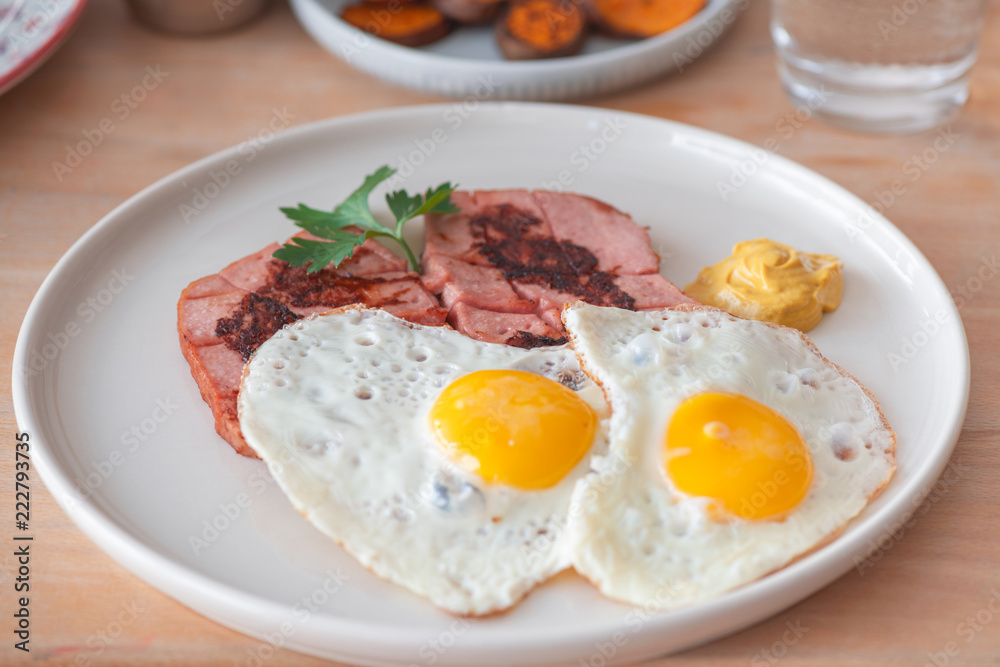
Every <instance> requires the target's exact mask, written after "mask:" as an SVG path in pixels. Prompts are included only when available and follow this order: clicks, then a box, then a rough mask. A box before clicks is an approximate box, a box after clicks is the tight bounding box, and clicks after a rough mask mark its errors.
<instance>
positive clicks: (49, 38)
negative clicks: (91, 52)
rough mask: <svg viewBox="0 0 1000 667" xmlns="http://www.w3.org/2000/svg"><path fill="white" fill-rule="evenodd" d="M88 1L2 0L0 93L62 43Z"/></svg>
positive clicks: (39, 63) (30, 71) (37, 66)
mask: <svg viewBox="0 0 1000 667" xmlns="http://www.w3.org/2000/svg"><path fill="white" fill-rule="evenodd" d="M86 4H87V0H0V94H3V93H4V92H6V91H8V90H10V89H11V88H13V87H14V86H16V85H17V84H18V83H19V82H21V81H22V80H23V79H25V78H26V77H27V76H28V75H29V74H31V73H32V72H34V71H35V70H36V69H38V68H39V67H41V65H42V63H44V62H45V61H46V60H47V59H48V58H49V56H51V55H52V54H53V53H55V52H56V51H57V50H58V49H59V47H60V46H62V43H63V42H64V41H66V38H67V37H69V33H70V31H71V30H72V28H73V26H74V25H76V22H77V20H79V18H80V15H81V14H82V13H83V8H84V6H86Z"/></svg>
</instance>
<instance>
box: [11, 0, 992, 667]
mask: <svg viewBox="0 0 1000 667" xmlns="http://www.w3.org/2000/svg"><path fill="white" fill-rule="evenodd" d="M767 13H768V8H767V3H766V2H764V1H763V0H756V1H755V2H754V3H753V5H752V6H751V7H750V8H749V10H748V11H747V12H746V14H745V15H744V16H743V17H742V18H741V19H740V20H739V21H738V23H737V24H736V25H735V27H734V28H733V29H732V31H731V32H730V33H729V34H728V35H727V36H726V37H725V38H724V39H723V40H722V41H721V43H720V44H719V45H718V46H717V47H716V48H714V49H712V50H710V51H709V52H708V53H707V54H705V55H704V57H703V58H701V59H700V60H699V61H697V63H696V64H694V65H693V66H691V67H690V68H689V69H688V70H687V71H685V72H684V73H683V74H681V75H679V76H673V77H668V78H664V79H661V80H659V81H656V82H654V83H652V84H650V85H647V86H645V87H643V88H640V89H637V90H633V91H630V92H626V93H622V94H619V95H615V96H609V97H601V98H597V99H591V100H586V103H587V104H591V105H596V106H601V107H607V108H611V109H621V110H627V111H634V112H639V113H644V114H649V115H652V116H658V117H662V118H669V119H673V120H678V121H681V122H685V123H690V124H693V125H698V126H701V127H704V128H708V129H710V130H716V131H719V132H722V133H725V134H728V135H731V136H734V137H738V138H740V139H743V140H745V141H749V142H752V143H756V144H758V145H763V144H764V143H765V142H766V141H767V140H768V139H769V138H772V137H780V138H781V141H780V152H781V153H782V154H784V155H786V156H788V157H790V158H792V159H793V160H796V161H798V162H800V163H802V164H804V165H806V166H807V167H810V168H812V169H814V170H816V171H818V172H819V173H821V174H823V175H824V176H827V177H829V178H830V179H832V180H833V181H835V182H837V183H839V184H841V185H843V186H844V187H846V188H847V189H849V190H851V191H852V192H854V193H855V194H857V195H858V196H859V197H861V198H862V199H864V200H867V201H871V202H874V201H876V199H877V197H878V194H879V193H880V192H883V191H886V190H888V189H889V188H890V187H891V185H892V183H893V181H896V180H898V179H901V178H903V177H904V174H903V172H902V169H903V166H904V164H905V163H906V161H907V160H909V159H910V158H911V157H912V156H915V155H919V154H921V153H922V152H923V151H924V150H925V149H928V148H929V147H931V146H932V142H933V140H934V138H935V136H936V135H935V134H934V133H933V132H930V133H924V134H917V135H912V136H902V137H891V136H866V135H859V134H852V133H849V132H846V131H841V130H838V129H835V128H833V127H829V126H827V125H824V124H822V123H821V122H819V121H817V120H806V121H805V122H800V121H796V120H795V116H794V109H793V107H792V106H791V105H790V104H789V102H788V101H787V100H786V98H785V96H784V95H783V93H782V91H781V88H780V85H779V83H778V79H777V76H776V74H775V70H774V61H773V54H772V49H771V44H770V39H769V36H768V32H767ZM150 65H152V66H159V67H160V68H161V69H162V71H164V72H168V73H169V77H168V78H167V79H166V80H165V81H164V83H163V84H162V85H161V86H159V87H157V88H156V89H155V90H152V91H151V92H150V93H149V94H148V97H147V98H146V99H145V100H143V101H142V102H141V104H139V105H137V107H136V108H135V109H134V110H131V111H130V113H129V114H128V116H127V117H126V118H123V119H120V120H116V121H115V127H114V131H113V132H111V133H109V134H107V135H106V136H104V138H103V140H102V142H101V143H100V144H99V145H98V146H97V147H96V148H95V149H94V151H93V154H92V155H90V156H88V157H87V158H86V159H85V160H84V161H83V163H82V164H81V165H80V166H79V167H78V168H76V169H75V170H74V171H73V172H72V173H70V174H67V175H64V177H63V178H62V180H59V179H58V178H57V175H56V173H55V172H54V170H53V166H52V163H53V162H54V161H59V162H62V161H64V160H65V157H66V150H67V146H68V145H70V144H76V143H77V142H78V141H79V140H80V139H81V132H83V131H85V130H92V129H93V128H96V127H98V125H99V123H100V122H101V120H102V119H104V118H107V117H109V115H110V114H111V113H112V112H111V105H112V104H113V103H114V101H115V100H116V99H117V98H119V97H120V96H121V95H122V94H123V93H125V92H127V91H129V90H131V89H132V88H133V86H135V85H136V84H137V83H138V82H140V81H141V80H142V78H143V76H144V75H145V72H146V67H147V66H150ZM435 101H440V99H439V98H435V97H432V96H428V95H423V94H419V93H415V92H410V91H407V90H402V89H398V88H394V87H392V86H390V85H387V84H384V83H381V82H380V81H377V80H375V79H373V78H370V77H368V76H366V75H365V74H362V73H360V72H357V71H354V70H352V69H351V68H349V67H348V66H347V65H345V64H343V63H341V62H340V61H338V60H336V59H335V58H333V57H332V56H330V55H328V54H327V53H326V52H324V51H323V50H321V49H320V47H318V46H317V45H316V44H315V43H314V42H313V41H312V39H310V38H309V37H308V36H307V35H306V34H305V32H303V30H302V28H300V27H299V25H298V23H296V21H295V20H294V19H293V17H292V15H291V13H290V11H289V9H288V7H287V5H285V4H284V3H280V2H278V3H275V4H273V5H272V6H271V7H270V9H269V10H268V11H267V13H266V14H265V15H264V16H263V17H262V18H261V19H260V20H258V21H256V22H255V23H253V24H251V25H249V26H247V27H246V28H245V29H243V30H240V31H237V32H234V33H232V34H227V35H223V36H218V37H213V38H208V39H184V38H179V37H170V36H166V35H160V34H155V33H152V32H149V31H148V30H146V29H144V28H142V27H141V26H139V25H137V24H136V22H135V21H134V20H133V19H132V17H131V16H130V15H129V13H128V12H127V11H126V7H125V5H124V3H123V2H121V1H120V0H92V2H91V3H90V6H89V7H88V8H87V10H86V11H85V13H84V16H83V18H82V20H81V22H80V24H79V26H78V28H77V30H76V31H75V33H74V34H73V35H72V37H71V39H70V40H69V41H68V42H67V43H66V45H65V46H63V48H62V49H61V50H60V51H59V52H58V53H57V54H56V55H55V56H54V57H53V58H52V59H51V60H50V61H49V62H48V63H46V64H45V65H44V66H43V67H42V68H41V69H40V70H39V71H37V72H36V73H35V74H33V75H32V76H31V77H30V78H28V79H27V80H26V81H24V82H23V83H21V84H20V85H19V86H17V87H16V88H15V89H13V90H12V91H10V92H8V93H7V94H5V95H4V96H2V97H0V294H2V299H3V306H4V307H3V311H2V317H0V374H2V375H3V377H4V378H8V377H10V373H11V357H12V355H13V351H14V341H15V338H16V336H17V332H18V329H19V327H20V324H21V320H22V318H23V316H24V313H25V311H26V309H27V307H28V304H29V302H30V300H31V298H32V297H33V296H34V294H35V291H36V289H37V288H38V286H39V285H40V283H41V282H42V280H43V278H44V277H45V275H46V274H47V273H48V272H49V270H50V269H51V268H52V266H53V265H54V264H55V262H56V261H57V260H58V259H59V257H60V256H61V255H62V254H63V253H64V252H65V251H66V250H67V249H68V248H69V247H70V246H71V245H72V244H73V243H74V242H75V241H76V240H77V239H78V238H79V237H80V236H81V235H82V234H83V233H84V232H85V231H87V229H88V228H89V227H90V226H91V225H93V224H94V223H95V222H97V221H98V220H100V219H101V218H102V217H103V216H104V215H105V214H106V213H108V212H109V211H110V210H111V209H112V208H114V207H115V206H116V205H118V204H119V203H121V202H122V201H124V200H125V199H126V198H128V197H130V196H131V195H133V194H134V193H136V192H138V191H139V190H140V189H142V188H144V187H145V186H147V185H149V184H150V183H152V182H154V181H155V180H157V179H159V178H160V177H162V176H165V175H167V174H169V173H171V172H173V171H174V170H176V169H179V168H180V167H183V166H184V165H187V164H188V163H190V162H192V161H194V160H197V159H199V158H201V157H203V156H205V155H208V154H210V153H213V152H215V151H217V150H219V149H222V148H225V147H227V146H230V145H235V144H237V143H239V142H241V141H243V140H245V139H246V138H247V137H248V136H250V135H251V134H253V133H255V132H256V131H257V130H258V129H259V128H260V127H262V126H263V125H264V124H266V122H267V121H268V120H269V119H270V118H271V115H272V113H273V112H272V110H273V109H274V108H275V107H276V106H282V107H288V109H290V110H291V111H292V113H293V114H294V124H301V123H307V122H310V121H313V120H318V119H322V118H328V117H332V116H340V115H344V114H351V113H356V112H362V111H368V110H372V109H381V108H384V107H395V106H402V105H409V104H419V103H426V102H435ZM114 117H115V118H118V116H117V115H116V116H114ZM789 126H797V127H795V129H794V131H792V132H790V133H788V134H790V136H786V133H787V128H788V127H789ZM952 132H953V133H954V134H955V135H957V139H956V140H955V142H954V145H953V146H952V147H951V148H950V149H949V150H947V151H946V152H944V153H943V154H941V155H940V159H938V160H937V161H935V162H934V163H933V164H932V165H931V166H930V168H929V169H927V170H926V172H924V173H922V175H921V177H920V178H919V179H918V180H916V181H915V182H911V181H909V180H907V184H906V188H905V190H904V192H903V193H902V194H899V195H897V196H896V201H895V202H894V203H893V205H892V206H891V207H890V208H889V210H888V216H889V217H890V219H892V220H893V222H895V224H896V225H898V226H899V227H900V228H901V229H902V230H903V231H904V232H905V233H906V234H907V235H908V236H909V237H910V238H911V239H912V240H913V241H914V242H915V243H916V245H917V246H918V247H919V248H920V249H921V250H922V251H923V252H924V253H925V254H926V256H927V257H928V258H929V259H930V261H931V263H932V264H933V265H934V267H935V268H936V269H937V271H938V272H939V273H940V275H941V276H942V278H943V279H944V282H945V283H946V284H947V285H948V286H949V288H950V289H952V290H953V292H954V291H955V290H959V289H963V288H964V289H972V288H975V289H974V291H970V292H969V294H968V295H967V296H968V298H965V299H964V301H965V303H964V304H963V306H962V308H961V315H962V319H963V320H964V323H965V327H966V331H967V333H968V338H969V344H970V347H971V353H972V368H973V374H972V394H971V400H970V402H969V410H968V415H967V417H966V420H965V425H964V429H963V431H962V435H961V439H960V441H959V443H958V447H957V449H956V451H955V455H954V459H953V464H954V465H957V466H958V467H959V469H960V471H961V478H960V482H959V483H955V484H951V485H949V486H948V487H947V488H946V489H943V490H942V492H941V493H939V494H935V495H934V497H933V500H932V501H928V502H929V505H928V507H927V508H926V509H927V511H926V512H925V513H923V514H922V515H921V516H920V518H919V520H917V521H916V523H915V524H914V525H913V526H912V527H911V528H909V529H907V530H906V531H905V535H903V536H902V537H901V539H899V540H898V542H896V543H894V544H893V546H892V548H891V549H889V550H887V551H886V552H885V553H884V555H883V556H882V557H881V559H880V560H879V561H878V562H877V563H876V564H875V565H874V566H873V567H872V568H870V571H868V572H865V573H864V575H863V576H862V575H861V574H859V573H858V572H857V571H852V572H850V573H848V574H846V575H845V576H843V577H842V578H840V579H839V580H838V581H836V582H835V583H833V584H832V585H830V586H829V587H827V588H826V589H824V590H822V591H820V592H819V593H817V594H816V595H813V596H812V597H810V598H808V599H806V600H805V601H803V602H802V603H800V604H798V605H796V606H794V607H792V608H791V609H788V610H787V611H785V612H783V613H781V614H779V615H777V616H775V617H774V618H771V619H770V620H767V621H765V622H763V623H760V624H759V625H757V626H755V627H752V628H750V629H748V630H746V631H743V632H740V633H738V634H735V635H732V636H730V637H728V638H725V639H722V640H721V641H716V642H714V643H711V644H708V645H705V646H702V647H700V648H697V649H694V650H691V651H688V652H686V653H684V654H681V655H678V656H675V657H672V658H669V659H662V660H659V661H656V662H655V663H651V664H656V665H668V664H669V665H727V666H728V665H746V664H748V663H749V664H751V665H769V664H776V661H779V659H780V664H782V665H787V666H789V667H790V666H792V665H923V664H937V665H943V664H946V663H947V664H963V665H987V664H990V665H996V664H1000V617H998V615H997V614H994V613H993V611H991V610H990V604H991V600H992V601H994V602H992V604H993V609H996V610H998V611H1000V606H998V605H1000V502H998V498H997V490H998V483H997V480H998V475H997V470H998V468H1000V453H998V451H997V446H998V444H1000V443H998V430H1000V426H998V415H1000V409H998V408H1000V406H998V398H997V397H998V395H1000V355H998V353H997V345H996V341H997V336H996V330H997V329H998V328H1000V300H998V294H1000V289H998V288H1000V281H991V280H986V281H984V282H983V283H978V282H976V281H975V280H974V279H975V277H976V272H977V271H978V270H979V269H980V267H982V266H983V262H984V260H985V261H996V260H995V257H996V253H997V252H998V250H1000V196H998V195H1000V138H998V137H1000V6H998V5H997V3H994V4H993V5H992V6H991V9H990V14H989V17H988V22H987V27H986V35H985V38H984V40H983V48H982V52H981V55H980V58H979V62H978V64H977V65H976V66H975V68H974V69H973V73H972V95H971V98H970V100H969V103H968V104H967V106H966V107H965V109H964V110H963V111H962V113H961V115H960V116H959V117H958V118H957V119H956V120H955V121H954V123H953V124H952ZM0 425H2V429H0V430H2V431H3V433H4V434H5V435H4V436H3V439H4V451H5V456H3V457H2V460H0V489H2V493H0V508H2V509H0V516H3V517H5V519H6V518H8V517H10V518H11V519H12V518H13V514H14V480H13V478H14V475H13V468H14V462H13V454H12V451H13V435H14V433H15V431H17V430H18V428H17V425H16V419H15V415H14V413H13V408H12V406H11V392H10V388H9V385H8V384H7V382H6V380H5V381H4V383H3V387H2V395H0ZM32 491H33V493H32V510H33V512H32V526H33V529H34V532H35V542H34V549H35V551H34V555H33V560H32V570H31V577H32V579H31V586H32V588H31V591H32V594H31V603H30V604H31V607H30V608H31V623H32V624H31V628H32V634H31V644H30V647H31V652H30V654H24V653H22V652H21V651H17V650H15V649H14V647H13V644H14V642H15V638H14V636H13V634H12V631H11V629H12V627H13V623H12V620H11V615H12V614H13V612H14V611H15V601H14V598H15V595H14V592H13V576H14V572H13V569H12V567H11V564H12V563H13V559H12V557H11V556H9V555H4V556H0V565H2V567H0V618H3V619H5V620H3V621H0V664H5V665H6V664H26V663H28V662H31V663H32V664H41V665H231V664H247V658H248V655H249V654H248V651H252V650H256V649H257V648H258V647H259V646H260V644H259V642H257V641H255V640H253V639H250V638H249V637H246V636H243V635H241V634H238V633H236V632H233V631H231V630H228V629H226V628H224V627H222V626H220V625H217V624H216V623H213V622H211V621H209V620H207V619H205V618H203V617H201V616H199V615H198V614H196V613H194V612H192V611H190V610H188V609H187V608H185V607H183V606H182V605H180V604H179V603H177V602H175V601H174V600H172V599H170V598H168V597H167V596H165V595H163V594H161V593H160V592H158V591H157V590H154V589H153V588H150V587H149V586H147V585H146V584H145V583H143V582H142V581H140V580H139V579H138V578H136V577H135V576H133V575H132V574H130V573H129V572H127V571H126V570H124V569H123V568H122V567H120V566H118V565H117V564H116V563H115V562H113V561H112V560H111V559H110V558H109V557H108V556H106V555H105V554H104V553H103V552H102V551H101V550H100V549H99V548H98V547H97V546H95V545H94V544H93V543H92V542H90V540H88V539H87V538H86V537H84V535H83V534H82V533H81V532H80V531H79V530H78V529H77V528H76V527H75V525H74V524H73V523H72V522H71V521H70V520H69V519H68V518H67V516H66V515H65V514H64V513H63V512H62V510H60V508H59V507H58V506H57V505H56V504H55V502H54V501H53V500H52V498H51V496H49V495H48V494H47V493H46V491H45V490H44V489H43V488H42V487H41V485H40V484H36V485H35V486H34V487H33V489H32ZM10 544H12V542H9V541H8V538H6V537H5V538H4V545H5V546H4V547H3V548H2V550H3V552H4V553H5V554H6V552H7V551H8V546H7V545H10ZM10 550H11V551H12V548H11V549H10ZM123 604H134V605H136V607H137V609H138V610H139V611H140V613H138V614H136V615H134V616H128V615H126V616H125V618H126V620H127V622H125V623H122V624H121V625H120V626H119V625H117V624H116V619H118V618H119V617H120V616H121V615H122V613H123V607H122V605H123ZM977 615H978V620H976V618H977ZM970 623H971V625H970ZM962 624H966V625H962ZM789 625H792V626H798V627H800V628H802V629H803V630H801V631H800V633H802V634H801V637H798V638H796V639H795V641H794V642H793V643H783V642H784V639H787V638H789V637H795V636H794V635H788V634H787V633H786V630H787V628H788V626H789ZM970 628H973V630H971V631H970ZM975 628H978V629H975ZM805 629H807V630H805ZM772 649H773V652H772V653H765V651H771V650H772ZM949 650H951V652H952V655H950V656H949V655H948V654H947V652H948V651H949ZM956 651H957V653H956ZM267 664H268V665H271V666H273V667H278V666H279V665H319V664H329V663H324V662H323V661H321V660H318V659H315V658H309V657H305V656H301V655H298V654H296V653H293V652H291V651H287V650H278V651H277V652H276V653H275V655H274V656H273V657H271V658H270V659H269V660H268V661H267Z"/></svg>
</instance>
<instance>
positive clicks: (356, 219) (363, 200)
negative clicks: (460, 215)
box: [274, 165, 459, 273]
mask: <svg viewBox="0 0 1000 667" xmlns="http://www.w3.org/2000/svg"><path fill="white" fill-rule="evenodd" d="M395 173H396V170H395V169H392V168H390V167H389V166H388V165H383V166H381V167H379V168H378V169H377V170H375V173H373V174H369V175H368V176H365V181H364V183H362V184H361V187H360V188H358V189H357V190H355V191H354V192H352V193H351V194H350V195H349V196H348V197H347V199H345V200H344V202H343V203H342V204H340V206H338V207H337V208H335V209H333V211H332V212H330V211H320V210H319V209H315V208H311V207H309V206H306V205H305V204H301V203H300V204H299V205H298V206H297V207H285V208H282V209H281V212H282V213H284V214H285V215H286V216H287V217H288V218H289V219H291V220H294V221H295V224H296V225H298V226H299V227H301V228H302V229H304V230H306V231H307V232H309V233H310V234H312V235H313V236H317V237H319V238H321V239H326V240H324V241H315V240H313V239H302V238H293V239H291V241H290V242H289V243H286V244H285V245H284V246H283V247H281V248H279V249H277V250H275V251H274V257H276V258H277V259H280V260H284V261H286V262H288V263H289V264H291V265H292V266H305V265H307V264H308V265H309V268H308V269H307V272H308V273H315V272H317V271H319V270H320V269H322V268H323V267H325V266H326V265H327V264H333V265H334V267H337V266H340V263H341V262H343V261H344V260H345V259H350V258H351V256H352V255H353V254H354V249H355V248H357V247H358V246H360V245H362V244H363V243H364V242H365V241H367V240H368V239H370V238H376V237H380V236H384V237H388V238H391V239H395V240H396V241H397V242H398V243H399V244H400V245H401V246H403V250H404V251H406V256H407V258H409V260H410V266H412V267H413V270H414V271H420V266H419V264H418V263H417V258H416V256H415V255H414V254H413V251H412V250H410V246H409V245H407V243H406V241H405V240H403V225H404V224H406V222H407V221H408V220H412V219H413V218H415V217H417V216H419V215H423V214H425V213H455V212H457V211H458V210H459V209H458V207H456V206H455V205H454V204H453V203H452V202H451V193H452V192H454V190H455V188H456V187H457V185H455V186H453V185H452V184H451V183H450V182H447V183H442V184H441V185H439V186H437V187H436V188H428V189H427V192H426V193H425V194H424V195H423V196H421V195H420V194H419V193H418V194H415V195H412V196H411V195H410V194H409V193H407V192H406V190H397V191H395V192H390V193H388V194H386V196H385V201H386V203H387V204H389V210H390V211H392V215H393V216H394V217H395V218H396V224H395V228H392V227H387V226H385V225H383V224H382V223H380V222H379V221H378V220H376V219H375V216H374V215H372V212H371V209H370V208H369V207H368V198H369V196H371V193H372V191H373V190H374V189H375V188H376V187H378V185H379V184H381V183H382V182H383V181H386V180H388V179H389V178H392V176H393V174H395Z"/></svg>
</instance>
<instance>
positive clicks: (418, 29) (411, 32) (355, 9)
mask: <svg viewBox="0 0 1000 667" xmlns="http://www.w3.org/2000/svg"><path fill="white" fill-rule="evenodd" d="M340 18H342V19H343V20H344V21H346V22H347V23H349V24H351V25H353V26H354V27H355V28H360V29H361V30H364V31H365V32H368V33H371V34H372V35H375V36H376V37H381V38H382V39H387V40H389V41H390V42H395V43H397V44H402V45H403V46H424V45H426V44H430V43H431V42H436V41H437V40H439V39H441V38H442V37H444V36H445V35H447V34H448V33H449V32H450V31H451V22H450V21H449V20H448V19H447V18H445V16H444V14H442V13H441V12H439V11H438V10H437V9H435V8H433V7H428V6H426V5H415V4H408V3H403V2H401V1H400V0H396V1H395V3H393V2H379V3H368V2H364V3H361V4H360V5H352V6H350V7H345V8H344V11H342V12H341V13H340Z"/></svg>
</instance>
